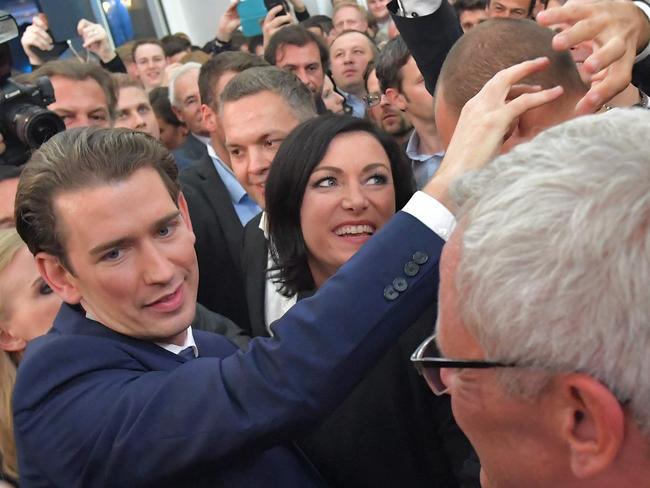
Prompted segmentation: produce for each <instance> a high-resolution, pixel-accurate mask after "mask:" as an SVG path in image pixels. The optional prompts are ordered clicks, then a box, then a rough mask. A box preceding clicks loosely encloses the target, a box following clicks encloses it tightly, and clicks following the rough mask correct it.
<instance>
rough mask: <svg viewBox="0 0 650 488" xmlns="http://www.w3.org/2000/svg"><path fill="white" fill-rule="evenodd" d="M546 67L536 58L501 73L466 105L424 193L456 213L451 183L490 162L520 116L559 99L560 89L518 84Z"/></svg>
mask: <svg viewBox="0 0 650 488" xmlns="http://www.w3.org/2000/svg"><path fill="white" fill-rule="evenodd" d="M548 65H549V60H548V58H537V59H533V60H530V61H524V62H523V63H519V64H516V65H514V66H511V67H509V68H506V69H504V70H501V71H499V72H498V73H497V74H496V75H494V77H493V78H492V79H491V80H490V81H488V82H487V83H486V84H485V85H484V86H483V88H482V89H481V91H480V92H478V93H477V94H476V95H475V96H474V97H473V98H471V99H470V100H469V101H468V102H467V103H466V104H465V106H464V107H463V109H462V110H461V113H460V118H459V120H458V123H457V125H456V128H455V130H454V134H453V136H452V138H451V141H450V143H449V147H448V148H447V151H446V153H445V157H444V159H443V161H442V163H441V165H440V168H439V169H438V171H437V172H436V175H435V176H434V178H433V179H432V180H431V181H430V182H429V183H428V184H427V185H426V186H425V188H424V191H425V192H427V193H429V194H430V195H432V196H433V197H435V198H436V199H437V200H438V201H439V202H440V203H442V204H443V205H445V206H446V207H447V208H448V209H449V210H451V211H452V212H454V211H455V209H454V208H453V207H452V205H451V202H450V200H449V194H448V191H449V186H450V185H451V183H452V182H453V181H454V180H455V179H456V178H458V177H459V176H461V175H462V174H464V173H466V172H468V171H472V170H476V169H479V168H481V167H482V166H484V165H485V164H487V163H488V162H489V161H491V160H492V158H494V157H495V156H496V155H497V154H498V153H499V150H500V149H501V146H502V145H503V142H504V140H505V138H506V136H507V135H508V133H509V132H510V130H511V128H512V127H513V126H514V124H515V123H516V121H517V118H518V117H519V116H520V115H521V114H523V113H524V112H526V111H527V110H530V109H533V108H536V107H539V106H541V105H544V104H546V103H549V102H552V101H553V100H555V99H556V98H558V97H559V96H560V95H562V93H563V89H562V87H561V86H556V87H553V88H549V89H546V90H542V89H541V87H539V86H531V85H521V84H518V83H519V82H520V81H521V80H523V79H524V78H526V77H528V76H530V75H531V74H533V73H535V72H537V71H541V70H543V69H545V68H546V67H547V66H548Z"/></svg>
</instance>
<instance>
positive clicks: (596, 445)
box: [559, 373, 625, 479]
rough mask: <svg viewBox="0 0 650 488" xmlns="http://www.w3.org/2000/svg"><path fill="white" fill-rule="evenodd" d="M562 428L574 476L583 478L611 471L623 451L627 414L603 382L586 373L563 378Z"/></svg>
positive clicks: (561, 397) (560, 389) (560, 390)
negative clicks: (610, 468)
mask: <svg viewBox="0 0 650 488" xmlns="http://www.w3.org/2000/svg"><path fill="white" fill-rule="evenodd" d="M560 382H561V386H560V387H559V401H560V403H561V410H560V412H561V419H560V429H561V431H560V432H561V435H562V437H563V438H564V440H565V443H566V445H567V447H568V453H569V456H570V466H571V470H572V471H573V474H574V475H575V476H576V477H577V478H580V479H586V478H590V477H592V476H596V475H598V474H600V473H602V472H603V471H605V470H607V469H608V468H609V467H610V466H611V465H612V464H613V463H614V462H615V460H616V458H617V456H618V455H619V453H620V450H621V449H622V448H623V442H624V436H625V413H624V411H623V407H622V406H621V404H620V402H619V400H618V399H617V398H616V397H615V396H614V394H613V393H612V392H611V391H610V390H609V389H608V388H607V387H606V386H605V385H603V384H602V383H601V382H599V381H598V380H596V379H595V378H593V377H591V376H588V375H586V374H582V373H573V374H569V375H566V376H563V377H561V379H560Z"/></svg>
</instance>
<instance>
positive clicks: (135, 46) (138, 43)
mask: <svg viewBox="0 0 650 488" xmlns="http://www.w3.org/2000/svg"><path fill="white" fill-rule="evenodd" d="M145 44H154V45H155V46H160V49H162V52H163V56H164V55H165V45H164V44H163V43H162V42H160V41H159V40H158V39H155V38H153V37H151V38H148V39H138V40H137V41H135V42H134V43H133V48H132V49H131V56H133V61H135V52H136V51H137V50H138V48H139V47H140V46H144V45H145Z"/></svg>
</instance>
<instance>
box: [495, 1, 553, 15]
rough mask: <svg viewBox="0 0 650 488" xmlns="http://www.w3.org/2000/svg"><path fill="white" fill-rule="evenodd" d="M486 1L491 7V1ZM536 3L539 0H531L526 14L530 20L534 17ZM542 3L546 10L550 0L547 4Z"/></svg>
mask: <svg viewBox="0 0 650 488" xmlns="http://www.w3.org/2000/svg"><path fill="white" fill-rule="evenodd" d="M486 1H487V4H486V5H487V6H488V7H489V6H490V0H486ZM536 1H537V0H530V3H529V4H528V12H526V17H527V18H529V19H532V17H533V10H535V2H536ZM542 3H543V5H544V8H546V5H548V0H546V1H545V3H544V1H543V2H542Z"/></svg>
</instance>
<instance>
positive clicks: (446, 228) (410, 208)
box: [402, 191, 456, 241]
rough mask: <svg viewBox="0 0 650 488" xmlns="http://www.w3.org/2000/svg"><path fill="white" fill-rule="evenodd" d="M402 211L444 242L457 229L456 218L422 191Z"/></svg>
mask: <svg viewBox="0 0 650 488" xmlns="http://www.w3.org/2000/svg"><path fill="white" fill-rule="evenodd" d="M402 210H403V211H404V212H406V213H409V214H411V215H412V216H413V217H415V218H416V219H418V220H419V221H420V222H422V223H423V224H424V225H426V226H427V227H428V228H429V229H431V230H432V231H433V232H435V233H436V234H438V236H439V237H440V238H441V239H442V240H444V241H446V240H447V239H448V238H449V236H450V235H451V233H452V231H453V230H454V227H456V218H455V217H454V216H453V215H452V213H451V212H450V211H449V210H447V207H445V206H444V205H443V204H442V203H440V202H439V201H438V200H436V199H435V198H433V197H432V196H430V195H427V194H426V193H424V192H421V191H419V192H416V193H415V195H413V196H412V197H411V199H410V200H409V201H408V203H407V204H406V205H404V208H403V209H402Z"/></svg>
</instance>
